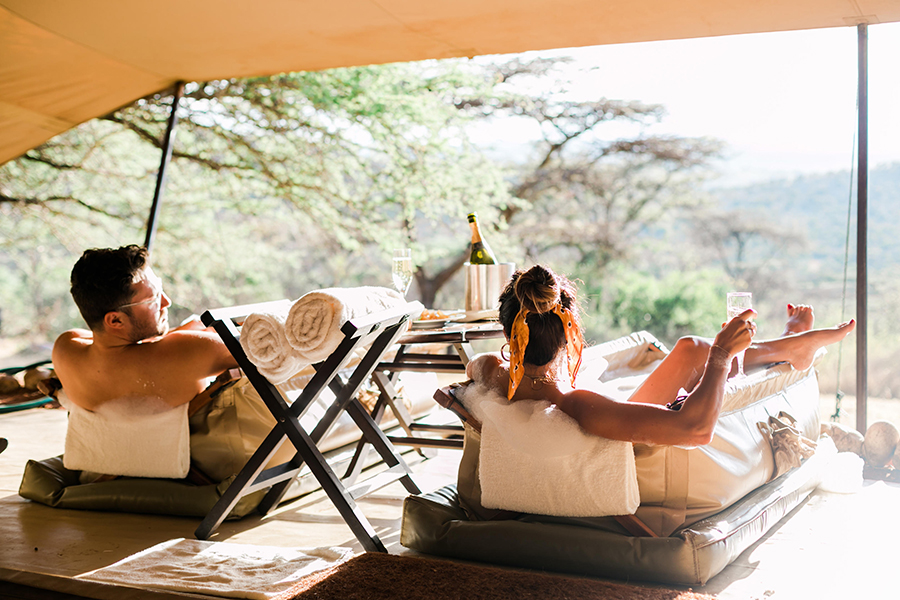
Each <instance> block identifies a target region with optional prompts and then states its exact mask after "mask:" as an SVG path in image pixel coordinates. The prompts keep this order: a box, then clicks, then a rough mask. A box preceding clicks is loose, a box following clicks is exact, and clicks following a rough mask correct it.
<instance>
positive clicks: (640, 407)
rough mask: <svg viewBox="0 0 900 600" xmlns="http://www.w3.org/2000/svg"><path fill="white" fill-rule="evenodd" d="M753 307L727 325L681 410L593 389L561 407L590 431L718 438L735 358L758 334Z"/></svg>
mask: <svg viewBox="0 0 900 600" xmlns="http://www.w3.org/2000/svg"><path fill="white" fill-rule="evenodd" d="M754 314H755V313H753V311H747V312H745V313H743V314H742V315H740V316H739V317H735V318H734V319H732V320H731V321H730V322H729V323H727V324H726V325H725V327H724V328H723V329H722V331H720V332H719V334H718V335H717V336H716V340H715V342H714V344H713V346H712V347H711V348H710V351H709V356H708V357H707V361H706V365H705V368H704V371H703V375H702V377H701V379H700V383H699V384H698V385H697V387H696V388H695V389H694V391H693V392H691V394H689V395H688V397H687V399H686V400H685V402H684V404H683V406H682V407H681V409H680V410H677V411H675V410H670V409H668V408H666V407H663V406H658V405H654V404H643V403H629V402H617V401H615V400H611V399H609V398H606V397H604V396H601V395H599V394H596V393H594V392H589V391H587V390H575V391H572V392H569V393H567V394H565V395H564V396H563V397H562V398H561V399H560V401H559V402H558V405H559V408H560V409H561V410H562V411H563V412H565V413H567V414H568V415H570V416H571V417H572V418H574V419H575V420H576V421H578V423H579V424H580V425H581V427H582V428H583V429H584V430H585V431H587V432H588V433H591V434H594V435H599V436H602V437H605V438H608V439H613V440H623V441H629V442H641V443H646V444H660V445H682V446H702V445H704V444H708V443H709V442H710V441H711V440H712V436H713V432H714V430H715V425H716V421H717V420H718V417H719V412H720V411H721V409H722V400H723V397H724V395H725V381H726V379H727V378H728V371H729V369H730V367H731V359H732V358H733V357H734V355H735V354H737V352H740V351H741V350H743V349H745V348H746V347H747V346H749V344H750V340H751V338H752V329H753V328H752V325H751V326H748V324H747V321H748V320H749V319H750V318H752V317H753V315H754Z"/></svg>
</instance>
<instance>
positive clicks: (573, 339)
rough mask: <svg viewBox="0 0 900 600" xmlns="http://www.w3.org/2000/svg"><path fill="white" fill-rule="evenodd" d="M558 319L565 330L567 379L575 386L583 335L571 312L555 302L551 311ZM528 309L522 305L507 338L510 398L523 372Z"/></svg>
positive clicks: (508, 396) (508, 394)
mask: <svg viewBox="0 0 900 600" xmlns="http://www.w3.org/2000/svg"><path fill="white" fill-rule="evenodd" d="M551 312H553V313H554V314H555V315H556V316H558V317H559V320H560V321H562V324H563V329H564V330H565V332H566V356H567V358H568V362H569V379H570V381H571V382H572V387H575V375H577V374H578V368H579V367H581V351H582V350H583V349H584V337H583V336H582V334H581V329H580V328H579V327H578V322H577V321H576V320H575V317H574V315H573V314H572V312H571V311H570V310H568V309H566V308H563V306H562V304H560V303H559V302H557V303H556V304H555V305H554V306H553V309H552V311H551ZM528 314H529V311H528V309H526V308H525V307H524V306H523V307H522V308H521V309H520V310H519V314H518V315H516V319H515V321H513V325H512V334H511V335H510V338H509V389H508V390H507V392H506V397H507V399H509V400H512V397H513V396H514V395H515V393H516V388H518V387H519V382H521V381H522V376H523V375H524V374H525V368H524V366H523V363H524V361H525V348H527V347H528V336H529V331H528V321H527V317H528Z"/></svg>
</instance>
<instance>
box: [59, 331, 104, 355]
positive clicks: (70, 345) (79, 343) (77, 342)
mask: <svg viewBox="0 0 900 600" xmlns="http://www.w3.org/2000/svg"><path fill="white" fill-rule="evenodd" d="M93 341H94V332H92V331H91V330H90V329H70V330H68V331H65V332H63V333H61V334H59V336H58V337H57V338H56V341H55V342H54V343H53V352H54V353H56V352H67V351H70V350H73V349H75V348H77V347H84V346H86V345H90V344H91V343H92V342H93Z"/></svg>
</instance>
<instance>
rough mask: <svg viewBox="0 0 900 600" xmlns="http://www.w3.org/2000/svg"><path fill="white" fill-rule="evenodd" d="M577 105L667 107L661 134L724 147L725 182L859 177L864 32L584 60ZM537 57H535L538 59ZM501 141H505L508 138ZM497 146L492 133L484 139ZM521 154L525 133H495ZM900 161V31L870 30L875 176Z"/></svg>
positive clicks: (621, 48) (889, 27) (748, 38)
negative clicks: (855, 160) (855, 167)
mask: <svg viewBox="0 0 900 600" xmlns="http://www.w3.org/2000/svg"><path fill="white" fill-rule="evenodd" d="M535 54H541V55H550V54H553V55H557V54H558V55H569V56H573V57H575V58H576V65H573V67H572V68H573V71H572V73H573V74H574V78H575V84H574V85H573V86H572V87H571V88H570V89H571V91H572V93H573V94H576V95H577V96H579V97H583V98H596V97H607V98H615V99H629V100H640V101H643V102H648V103H659V104H663V105H664V106H665V107H666V109H667V111H668V115H667V116H666V118H665V119H664V120H663V122H662V123H661V124H659V125H657V126H654V127H653V128H652V129H651V130H652V131H654V132H657V133H672V134H679V135H685V136H711V137H716V138H719V139H722V140H724V141H725V142H726V143H727V145H728V149H727V153H728V156H727V160H726V161H725V162H724V164H723V165H721V170H723V171H724V172H725V175H726V177H725V181H723V183H724V182H729V181H730V182H735V183H739V182H741V183H742V182H746V181H752V180H756V179H768V178H771V177H777V176H782V175H790V174H793V173H797V172H806V173H809V172H825V171H832V170H837V169H849V168H850V165H851V162H852V152H853V147H854V133H855V130H856V108H855V105H856V85H857V30H856V28H855V27H854V28H851V27H847V28H834V29H819V30H813V31H799V32H786V33H766V34H753V35H739V36H725V37H718V38H705V39H695V40H679V41H668V42H647V43H638V44H622V45H613V46H596V47H592V48H577V49H568V50H559V51H554V52H552V53H550V52H544V53H531V54H529V55H535ZM527 56H528V55H527ZM501 132H502V133H501ZM485 133H486V134H487V132H485ZM489 135H494V136H498V135H502V137H503V138H504V139H508V140H509V141H510V142H513V141H516V140H517V139H523V138H524V137H527V136H528V132H527V131H525V130H522V129H521V128H515V129H504V128H502V127H501V128H500V129H497V130H495V131H494V132H493V133H491V134H489ZM894 161H900V24H894V23H892V24H883V25H873V26H870V27H869V164H870V166H874V165H876V164H878V163H884V162H894Z"/></svg>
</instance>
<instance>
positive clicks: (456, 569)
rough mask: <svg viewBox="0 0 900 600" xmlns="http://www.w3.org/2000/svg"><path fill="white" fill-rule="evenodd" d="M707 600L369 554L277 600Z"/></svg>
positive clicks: (706, 599) (312, 578)
mask: <svg viewBox="0 0 900 600" xmlns="http://www.w3.org/2000/svg"><path fill="white" fill-rule="evenodd" d="M482 598H483V599H491V600H497V599H506V598H509V599H515V600H576V599H577V600H595V599H596V600H599V599H603V600H638V599H641V600H712V598H714V596H710V595H707V594H698V593H695V592H693V591H690V590H688V591H678V590H673V589H666V588H643V587H637V586H633V585H627V584H622V583H609V582H605V581H597V580H593V579H585V578H577V577H566V576H563V575H545V574H541V573H535V572H529V571H519V570H511V569H498V568H494V567H483V566H479V565H472V564H462V563H456V562H451V561H447V560H439V559H430V558H416V557H411V556H396V555H390V554H382V553H377V552H370V553H367V554H361V555H359V556H357V557H355V558H353V559H351V560H349V561H347V562H345V563H343V564H340V565H338V566H336V567H332V568H330V569H327V570H325V571H321V572H319V573H315V574H313V575H310V576H308V577H306V578H305V579H304V580H303V581H301V582H299V583H298V584H296V585H295V586H294V587H293V588H292V589H291V590H288V591H287V592H285V593H283V594H281V595H279V596H278V599H279V600H382V599H383V600H419V599H421V600H451V599H452V600H456V599H459V600H479V599H482Z"/></svg>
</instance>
